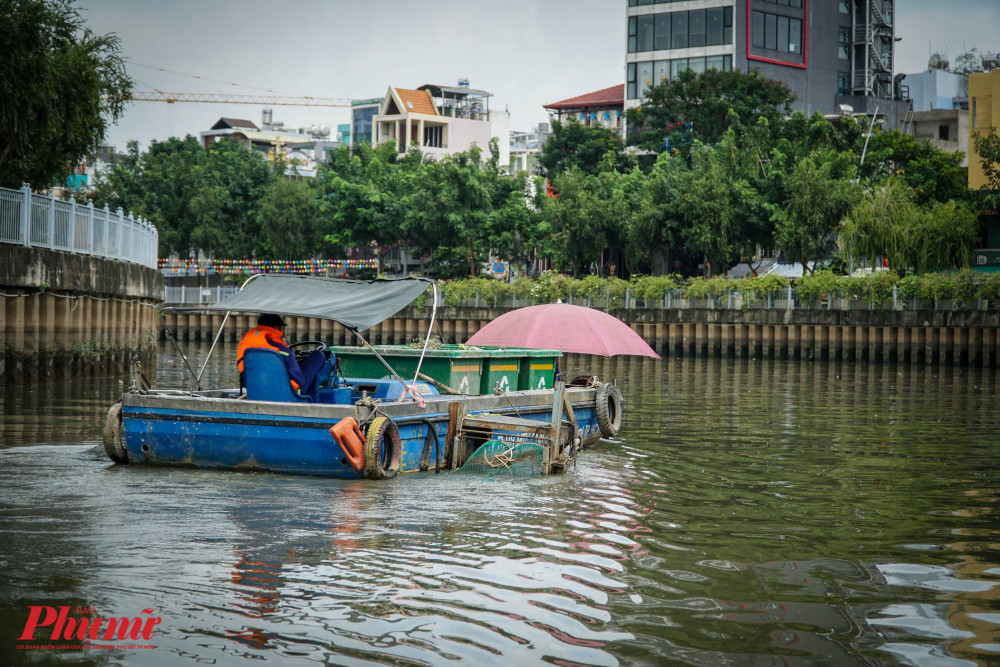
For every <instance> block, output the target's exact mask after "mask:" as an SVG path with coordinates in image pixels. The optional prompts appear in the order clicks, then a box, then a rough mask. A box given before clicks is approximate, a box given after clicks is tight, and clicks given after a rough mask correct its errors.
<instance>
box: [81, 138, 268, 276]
mask: <svg viewBox="0 0 1000 667" xmlns="http://www.w3.org/2000/svg"><path fill="white" fill-rule="evenodd" d="M279 168H280V167H279ZM274 178H275V173H274V171H273V170H272V168H271V166H269V165H268V164H267V162H266V161H265V160H264V159H263V157H262V156H261V154H260V153H257V152H255V151H249V150H247V149H246V148H244V147H243V146H240V145H239V144H236V143H233V142H228V141H221V142H218V143H215V144H212V146H211V147H210V148H208V149H205V148H202V147H201V146H200V145H199V143H198V140H197V139H195V138H194V137H192V136H191V135H188V136H187V137H185V138H184V139H179V138H177V137H172V138H170V139H168V140H166V141H162V142H159V141H154V142H152V144H151V146H150V148H149V151H148V152H146V153H140V152H139V146H138V144H137V143H136V142H131V143H130V144H129V151H128V155H127V156H126V157H125V158H124V159H122V160H121V161H120V162H119V163H118V164H116V165H114V166H112V167H111V169H110V170H109V171H108V172H107V174H104V175H102V177H101V178H100V180H99V181H98V185H97V188H96V190H95V192H94V194H93V198H94V202H95V204H97V205H104V204H108V205H110V206H111V207H113V208H114V207H121V208H123V209H125V210H127V211H132V212H133V213H135V214H136V215H140V216H143V217H145V218H147V219H149V220H150V221H152V222H153V224H155V225H156V227H157V229H158V231H159V237H160V256H161V257H166V256H168V255H170V254H173V253H177V254H179V255H180V256H181V257H189V256H191V253H193V252H194V251H195V250H202V251H204V252H207V253H211V254H214V255H215V256H216V257H227V258H229V257H234V258H239V257H253V256H255V255H257V256H265V255H263V254H262V252H263V250H264V247H263V246H262V245H261V238H260V233H259V232H260V220H259V218H258V216H257V214H256V206H257V202H258V200H259V199H260V198H261V196H263V194H264V192H265V190H266V188H267V186H268V185H269V184H270V183H271V181H272V180H273V179H274Z"/></svg>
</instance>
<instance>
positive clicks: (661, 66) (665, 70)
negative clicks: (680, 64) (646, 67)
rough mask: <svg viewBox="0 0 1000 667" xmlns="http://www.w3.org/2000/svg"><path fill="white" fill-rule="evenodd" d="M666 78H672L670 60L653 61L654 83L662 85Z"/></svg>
mask: <svg viewBox="0 0 1000 667" xmlns="http://www.w3.org/2000/svg"><path fill="white" fill-rule="evenodd" d="M664 79H667V80H669V79H670V61H669V60H657V61H656V62H655V63H653V85H654V86H658V85H660V84H661V83H663V80H664Z"/></svg>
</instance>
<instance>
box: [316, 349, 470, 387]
mask: <svg viewBox="0 0 1000 667" xmlns="http://www.w3.org/2000/svg"><path fill="white" fill-rule="evenodd" d="M330 349H331V352H332V353H333V354H335V355H336V356H337V358H338V359H339V360H340V372H341V373H342V374H343V375H344V376H345V377H362V378H384V377H391V376H392V374H391V373H390V372H389V369H387V368H386V367H385V364H383V363H382V362H381V361H379V359H378V358H377V357H376V356H375V355H374V354H373V353H372V351H371V350H368V349H367V348H363V347H346V346H338V347H333V348H330ZM375 350H377V351H378V353H379V355H381V356H382V358H383V359H385V360H386V362H387V363H388V364H389V365H390V366H391V367H392V369H393V370H394V371H396V373H397V374H399V376H400V377H402V378H403V379H405V380H407V381H410V380H412V379H413V375H414V373H416V371H417V362H418V361H420V353H421V350H420V349H419V348H412V347H409V346H397V345H379V346H375ZM487 355H488V352H484V351H482V350H460V349H456V348H451V349H440V350H427V352H426V354H425V355H424V361H423V363H422V364H421V365H420V372H421V373H422V374H423V375H426V376H427V377H430V378H433V379H434V380H436V381H438V382H439V383H441V384H443V385H445V386H447V387H450V388H451V389H454V390H455V391H457V392H459V393H463V394H477V393H479V391H480V388H481V386H482V371H483V360H484V359H485V357H486V356H487Z"/></svg>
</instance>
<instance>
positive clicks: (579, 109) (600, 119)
mask: <svg viewBox="0 0 1000 667" xmlns="http://www.w3.org/2000/svg"><path fill="white" fill-rule="evenodd" d="M545 108H546V109H548V110H549V111H550V112H551V113H554V114H555V115H556V119H557V120H559V121H560V122H563V123H565V122H567V121H569V120H570V119H573V118H575V119H576V120H578V121H580V122H581V123H583V124H584V125H597V126H600V127H606V128H609V129H615V130H616V129H619V128H620V127H621V126H622V124H623V121H622V116H623V114H624V108H625V84H623V83H620V84H618V85H617V86H611V87H610V88H604V89H602V90H597V91H594V92H592V93H587V94H586V95H578V96H577V97H571V98H569V99H567V100H562V101H561V102H553V103H552V104H546V105H545Z"/></svg>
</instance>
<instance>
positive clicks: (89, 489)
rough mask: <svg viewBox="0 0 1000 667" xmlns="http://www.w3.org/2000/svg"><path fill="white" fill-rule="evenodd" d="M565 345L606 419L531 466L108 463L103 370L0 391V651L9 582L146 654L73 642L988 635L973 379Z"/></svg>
mask: <svg viewBox="0 0 1000 667" xmlns="http://www.w3.org/2000/svg"><path fill="white" fill-rule="evenodd" d="M230 347H232V346H226V347H223V348H222V349H221V350H219V351H217V354H218V353H219V352H221V354H220V355H219V358H218V359H217V360H215V361H213V362H212V363H210V364H209V366H208V368H207V370H206V377H207V378H208V379H209V383H210V384H231V383H232V382H233V381H234V377H235V375H234V373H233V371H232V368H231V366H232V363H231V361H232V359H231V357H232V353H234V352H235V350H234V349H230ZM163 352H164V354H165V355H166V353H167V350H165V349H164V351H163ZM205 353H207V346H205V347H203V348H198V349H197V350H196V353H195V354H194V355H192V359H191V365H192V366H193V367H194V368H195V369H196V370H197V369H200V366H201V363H202V359H203V357H204V354H205ZM199 355H200V356H199ZM562 366H563V371H564V373H565V374H566V375H569V376H573V375H575V374H577V373H582V372H588V371H589V372H593V373H596V374H597V375H599V376H600V377H601V378H602V379H610V378H617V379H618V382H619V385H620V386H621V387H622V388H623V390H624V394H625V397H626V400H627V406H626V416H625V425H624V428H623V432H622V437H621V439H620V442H618V443H602V444H601V445H599V446H598V447H597V448H595V449H594V450H591V451H588V452H585V453H584V454H583V455H582V456H581V457H580V458H579V459H578V463H577V466H576V469H575V470H572V471H571V472H570V473H569V474H567V475H564V476H559V477H553V478H545V479H508V480H488V481H487V480H485V479H477V478H470V477H468V476H455V475H448V474H441V475H433V474H428V475H423V476H406V477H403V478H399V479H396V480H392V481H389V482H385V483H374V482H361V481H338V480H328V479H320V478H315V479H313V478H305V479H303V478H298V477H293V476H281V475H266V474H243V473H225V472H208V471H194V470H168V469H161V470H158V469H143V468H134V467H117V466H113V465H111V464H110V462H108V461H107V459H106V458H105V456H104V452H103V448H102V447H101V445H100V442H99V439H100V428H101V424H102V421H103V416H104V413H105V412H106V410H107V408H108V406H109V405H110V403H111V402H112V401H113V400H115V398H116V395H117V394H118V392H119V391H120V385H119V379H118V378H99V379H80V380H79V381H76V382H62V383H58V384H56V383H52V384H43V385H33V386H30V387H5V388H3V389H2V390H0V400H2V410H3V418H2V419H0V433H2V435H3V439H2V445H0V488H2V489H3V492H2V496H0V605H2V608H0V628H2V637H0V663H3V664H7V663H15V662H22V661H24V660H25V659H26V654H25V652H24V651H23V650H21V651H19V650H17V649H16V648H10V647H12V646H15V644H16V642H15V641H14V639H15V638H16V637H17V636H18V635H19V633H20V632H21V630H22V629H23V627H24V623H25V620H26V617H27V607H28V605H49V606H59V605H85V604H86V605H90V606H92V607H95V608H97V610H98V611H99V613H102V614H105V615H111V614H114V615H118V616H134V615H136V614H137V613H138V612H139V611H140V610H141V609H144V608H146V609H149V608H152V609H155V610H156V614H157V615H159V616H161V617H162V619H163V621H162V623H161V624H160V626H159V632H158V634H157V635H156V636H155V637H154V639H153V642H152V643H153V644H154V645H155V646H156V648H155V649H153V650H145V651H139V650H130V649H124V650H104V649H102V650H90V651H85V652H83V655H82V656H81V654H80V652H79V651H77V652H69V653H73V655H74V658H75V659H82V660H83V661H84V662H88V661H92V662H94V663H103V662H106V661H109V660H110V661H111V662H121V663H130V664H144V665H145V664H174V663H176V662H181V661H189V662H214V663H215V664H235V663H245V662H248V661H253V660H259V659H267V660H277V661H279V662H282V661H284V662H297V661H302V662H305V661H307V660H311V661H315V662H327V663H333V664H377V663H391V664H403V665H428V664H434V665H437V664H443V663H449V662H450V663H454V664H476V665H509V664H542V663H546V664H549V663H555V664H559V665H660V664H689V665H719V664H735V665H772V664H783V665H811V664H828V665H854V664H858V665H871V664H911V665H921V666H923V665H988V664H995V663H996V662H997V661H1000V601H998V590H1000V587H998V584H1000V554H998V546H997V545H998V543H1000V539H998V535H1000V525H998V516H1000V512H998V511H997V510H998V488H1000V484H998V482H1000V479H998V472H997V470H996V467H995V464H994V460H995V452H996V448H997V447H998V440H997V433H998V428H997V426H998V416H997V411H996V409H995V399H994V395H995V380H996V378H995V375H993V374H992V373H988V372H981V371H976V370H970V369H949V368H943V369H937V368H936V369H925V368H923V367H909V366H889V365H887V366H854V365H841V364H835V363H831V364H819V363H816V364H801V365H800V364H794V363H791V364H790V363H782V362H759V361H736V360H711V359H683V360H669V359H668V360H661V361H653V360H645V359H643V360H638V359H635V360H633V359H611V360H609V359H600V358H597V359H595V358H587V357H577V356H570V357H568V358H567V359H565V360H564V361H563V364H562ZM185 374H186V370H185V369H184V366H183V363H178V362H175V361H171V360H169V358H168V357H166V356H164V357H161V360H160V362H159V363H158V368H157V377H158V384H160V385H167V386H174V387H178V386H187V384H186V383H187V382H188V380H186V379H185ZM123 380H124V379H123ZM125 382H126V384H127V380H126V381H125ZM50 652H54V651H50ZM33 657H35V658H38V657H40V656H38V655H37V652H36V654H35V655H34V656H33Z"/></svg>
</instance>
